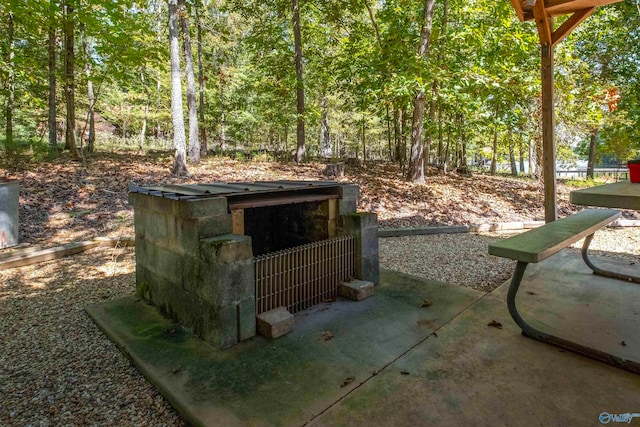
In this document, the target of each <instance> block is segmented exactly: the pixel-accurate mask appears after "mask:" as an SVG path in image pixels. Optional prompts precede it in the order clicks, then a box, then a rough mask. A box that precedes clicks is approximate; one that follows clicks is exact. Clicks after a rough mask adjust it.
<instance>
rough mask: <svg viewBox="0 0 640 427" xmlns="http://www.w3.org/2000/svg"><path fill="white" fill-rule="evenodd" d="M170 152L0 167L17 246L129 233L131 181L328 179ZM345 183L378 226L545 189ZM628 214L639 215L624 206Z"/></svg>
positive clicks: (515, 184)
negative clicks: (186, 159)
mask: <svg viewBox="0 0 640 427" xmlns="http://www.w3.org/2000/svg"><path fill="white" fill-rule="evenodd" d="M172 159H173V157H172V153H171V152H149V153H146V154H137V153H135V152H115V153H105V152H100V153H95V154H93V155H92V156H91V157H90V158H89V159H88V160H87V161H86V162H85V163H80V162H77V161H72V160H71V159H69V158H67V157H61V158H59V159H57V160H55V161H52V162H33V161H29V160H26V159H17V160H15V161H12V162H11V164H7V163H6V162H5V163H4V164H3V165H2V166H3V167H2V168H0V177H3V176H4V177H6V178H12V179H17V180H19V182H20V243H21V246H42V247H50V246H56V245H60V244H65V243H70V242H75V241H80V240H88V239H92V238H95V237H130V236H133V234H134V233H133V209H132V207H131V206H130V205H129V203H128V201H127V191H128V188H129V186H131V185H139V186H153V185H160V184H164V183H173V184H176V183H179V184H187V183H208V182H216V181H218V182H220V181H223V182H226V181H258V180H278V179H292V180H326V179H327V177H326V176H324V175H323V174H322V171H323V169H324V164H323V163H319V162H307V163H304V164H301V165H296V164H295V163H282V162H275V161H258V160H234V159H230V158H228V157H208V158H205V159H203V161H202V162H201V163H200V164H199V165H198V166H194V165H190V167H189V170H190V172H191V174H192V176H191V177H190V178H188V179H185V178H177V177H174V176H172V175H171V174H170V170H169V168H170V166H171V163H172ZM336 180H337V181H340V182H353V183H357V184H358V185H359V186H360V192H361V197H360V200H359V205H358V209H359V210H363V211H371V212H375V213H377V214H378V218H379V221H380V226H381V227H383V228H389V227H409V226H411V227H415V226H423V225H430V226H433V225H468V224H486V223H502V222H512V221H534V220H542V219H543V217H544V210H543V189H542V185H541V184H540V183H538V182H535V181H532V180H529V179H522V178H507V177H495V176H489V175H485V174H473V175H470V176H466V175H459V174H455V173H451V174H447V175H445V174H442V173H440V172H438V171H437V170H436V169H429V170H428V173H427V176H426V182H425V183H424V184H413V183H409V182H407V181H405V180H404V179H403V174H402V171H401V170H400V168H399V167H398V165H396V164H392V163H367V164H365V165H361V166H347V167H346V173H345V176H344V177H341V178H337V179H336ZM570 190H571V188H570V187H568V186H566V185H564V184H562V183H560V184H559V185H558V201H559V214H560V216H565V215H568V214H570V213H573V212H575V211H577V210H579V209H581V208H579V207H575V206H572V205H570V204H569V201H568V200H569V191H570ZM625 216H627V217H629V218H636V219H637V218H640V217H638V216H637V214H635V213H633V212H626V213H625Z"/></svg>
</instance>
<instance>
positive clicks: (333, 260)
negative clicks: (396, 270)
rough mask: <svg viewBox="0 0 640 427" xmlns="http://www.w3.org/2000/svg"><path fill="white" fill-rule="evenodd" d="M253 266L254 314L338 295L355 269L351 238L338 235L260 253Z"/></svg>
mask: <svg viewBox="0 0 640 427" xmlns="http://www.w3.org/2000/svg"><path fill="white" fill-rule="evenodd" d="M254 265H255V269H256V314H260V313H264V312H265V311H269V310H272V309H274V308H277V307H282V306H284V307H286V308H287V310H289V312H290V313H296V312H298V311H301V310H304V309H306V308H309V307H311V306H313V305H316V304H318V303H321V302H323V301H330V300H333V299H335V298H336V297H337V296H338V286H340V283H341V282H343V281H345V280H347V279H349V278H352V277H353V276H354V270H355V238H354V237H353V236H340V237H335V238H332V239H328V240H322V241H319V242H313V243H309V244H306V245H302V246H297V247H295V248H291V249H285V250H283V251H278V252H272V253H269V254H265V255H260V256H258V257H256V258H255V261H254Z"/></svg>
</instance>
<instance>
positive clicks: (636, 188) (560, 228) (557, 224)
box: [489, 182, 640, 374]
mask: <svg viewBox="0 0 640 427" xmlns="http://www.w3.org/2000/svg"><path fill="white" fill-rule="evenodd" d="M571 202H572V203H575V204H581V205H589V206H597V207H607V208H622V209H638V210H640V184H632V183H630V182H618V183H615V184H607V185H602V186H598V187H593V188H585V189H582V190H577V191H574V192H572V193H571ZM620 215H621V213H620V211H617V210H612V209H586V210H584V211H582V212H579V213H577V214H574V215H569V216H568V217H566V218H562V219H560V220H557V221H553V222H549V223H547V224H545V225H543V226H541V227H539V228H536V229H533V230H529V231H527V232H525V233H521V234H519V235H517V236H513V237H510V238H508V239H503V240H500V241H498V242H494V243H492V244H490V245H489V253H490V254H491V255H495V256H500V257H504V258H510V259H513V260H516V261H518V263H517V265H516V269H515V272H514V274H513V276H512V278H511V284H510V286H509V291H508V293H507V307H508V309H509V314H511V317H512V318H513V320H514V321H515V322H516V324H517V325H518V326H520V328H521V329H522V334H523V335H525V336H527V337H530V338H533V339H536V340H539V341H543V342H546V343H549V344H553V345H556V346H558V347H562V348H565V349H568V350H571V351H574V352H577V353H580V354H583V355H585V356H588V357H591V358H594V359H597V360H600V361H603V362H606V363H609V364H611V365H614V366H617V367H620V368H623V369H626V370H629V371H632V372H635V373H638V374H640V363H639V362H637V361H632V360H626V359H623V358H621V357H617V356H614V355H612V354H609V353H606V352H604V351H601V350H598V349H594V348H591V347H587V346H585V345H582V344H579V343H576V342H573V341H571V340H568V339H565V338H560V337H557V336H554V335H551V334H549V333H548V332H545V331H542V330H539V329H536V328H534V327H533V326H531V325H530V324H529V323H527V322H526V321H525V320H524V319H523V318H522V316H521V315H520V313H519V311H518V309H517V307H516V294H517V293H518V290H519V289H520V285H521V283H522V279H523V277H524V273H525V270H526V268H527V266H528V265H529V264H530V263H538V262H541V261H543V260H545V259H547V258H549V257H551V256H553V255H555V254H556V253H558V252H560V251H561V250H562V249H564V248H566V247H568V246H570V245H571V244H573V243H575V242H577V241H578V240H580V239H582V238H584V239H585V241H584V244H583V246H582V258H583V260H584V262H585V264H586V265H587V266H588V267H589V268H590V269H591V270H593V272H594V274H598V275H601V276H605V277H611V278H615V279H621V280H625V281H629V282H637V283H640V277H637V276H631V275H628V274H620V273H618V272H613V271H608V270H604V269H602V268H599V267H597V266H595V265H594V264H593V262H592V261H591V260H590V259H589V256H588V251H589V245H590V244H591V241H592V239H593V236H594V234H595V232H596V231H598V230H600V229H602V228H603V227H605V226H606V225H608V224H610V223H612V222H613V221H615V220H616V219H618V218H619V217H620Z"/></svg>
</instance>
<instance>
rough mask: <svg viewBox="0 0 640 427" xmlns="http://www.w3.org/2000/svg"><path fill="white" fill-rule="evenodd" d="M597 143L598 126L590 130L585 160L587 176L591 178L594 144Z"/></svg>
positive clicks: (593, 168)
mask: <svg viewBox="0 0 640 427" xmlns="http://www.w3.org/2000/svg"><path fill="white" fill-rule="evenodd" d="M597 143H598V128H595V129H593V130H592V131H591V135H589V159H588V160H587V178H590V179H593V175H594V171H595V168H596V146H597Z"/></svg>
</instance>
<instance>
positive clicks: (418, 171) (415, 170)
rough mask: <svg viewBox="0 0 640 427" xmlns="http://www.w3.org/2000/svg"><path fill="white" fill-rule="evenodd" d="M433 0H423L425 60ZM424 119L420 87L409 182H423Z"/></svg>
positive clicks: (415, 102)
mask: <svg viewBox="0 0 640 427" xmlns="http://www.w3.org/2000/svg"><path fill="white" fill-rule="evenodd" d="M435 3H436V2H435V0H425V1H424V13H423V17H422V29H421V31H420V44H419V46H418V55H419V56H422V57H423V58H424V59H425V60H426V59H428V57H429V41H430V40H431V27H432V23H433V10H434V6H435ZM423 119H424V90H423V89H420V90H418V92H417V93H416V95H415V97H414V98H413V120H412V123H411V154H410V158H409V171H408V173H407V180H409V181H411V182H417V183H423V182H424V158H423V157H422V128H423V123H422V121H423Z"/></svg>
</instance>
